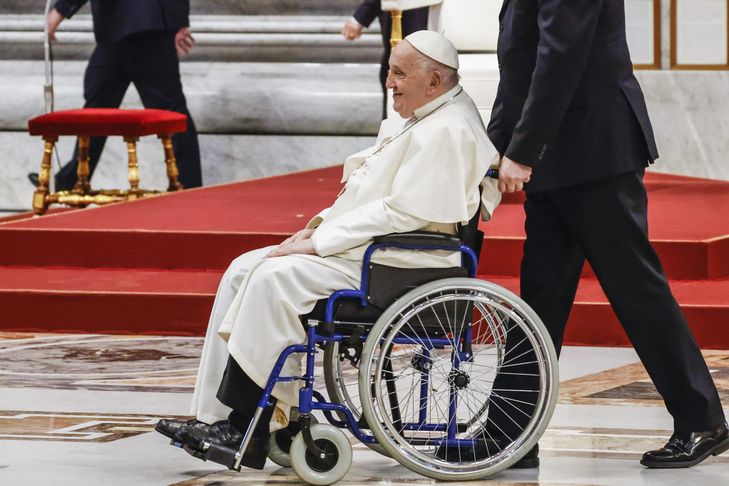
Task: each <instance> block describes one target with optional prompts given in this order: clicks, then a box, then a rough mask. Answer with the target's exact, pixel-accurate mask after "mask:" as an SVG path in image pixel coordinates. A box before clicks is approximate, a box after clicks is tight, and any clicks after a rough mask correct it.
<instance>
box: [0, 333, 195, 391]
mask: <svg viewBox="0 0 729 486" xmlns="http://www.w3.org/2000/svg"><path fill="white" fill-rule="evenodd" d="M26 336H28V337H26ZM201 349H202V339H200V338H184V337H155V336H99V335H71V336H68V335H50V336H41V337H32V335H24V334H9V335H8V334H3V335H2V336H0V360H2V362H3V367H2V369H0V387H6V388H32V387H36V388H41V387H42V388H46V389H47V388H51V389H65V390H99V391H112V390H114V391H138V392H139V391H144V392H168V393H190V392H192V389H193V388H194V386H195V377H196V376H197V366H198V362H199V358H200V352H201Z"/></svg>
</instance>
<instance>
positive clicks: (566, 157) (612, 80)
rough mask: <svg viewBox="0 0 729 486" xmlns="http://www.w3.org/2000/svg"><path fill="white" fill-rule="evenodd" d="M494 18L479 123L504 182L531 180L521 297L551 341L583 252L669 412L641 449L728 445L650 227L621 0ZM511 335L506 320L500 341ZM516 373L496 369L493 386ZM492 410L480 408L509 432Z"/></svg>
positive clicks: (557, 1) (639, 99) (527, 4)
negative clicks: (487, 107)
mask: <svg viewBox="0 0 729 486" xmlns="http://www.w3.org/2000/svg"><path fill="white" fill-rule="evenodd" d="M500 25H501V28H500V35H499V45H498V56H499V66H500V71H501V82H500V84H499V88H498V92H497V97H496V101H495V103H494V109H493V112H492V117H491V121H490V123H489V128H488V132H489V137H490V138H491V140H492V142H493V143H494V145H495V146H496V149H497V150H498V151H499V153H500V154H501V156H502V159H501V165H500V188H501V189H502V190H503V191H509V192H511V191H515V190H520V189H521V188H522V186H523V185H524V183H528V184H527V185H526V191H527V198H526V202H525V204H524V210H525V213H526V227H525V228H526V237H527V238H526V242H525V245H524V258H523V260H522V268H521V294H522V297H523V298H524V300H525V301H526V302H527V303H528V304H529V305H530V306H531V307H532V308H533V309H534V310H535V311H536V312H537V314H538V315H539V316H540V317H541V318H542V320H543V321H544V323H545V325H546V326H547V329H548V330H549V332H550V335H551V337H552V341H553V342H554V344H555V347H556V348H557V351H558V352H559V350H560V349H561V346H562V340H563V337H564V332H565V326H566V323H567V319H568V317H569V313H570V310H571V308H572V304H573V301H574V298H575V293H576V290H577V285H578V283H579V279H580V274H581V272H582V268H583V266H584V262H585V260H587V261H588V262H589V263H590V265H591V267H592V268H593V270H594V271H595V275H596V276H597V278H598V280H599V282H600V285H601V286H602V288H603V290H604V291H605V294H606V295H607V297H608V300H609V301H610V304H611V306H612V308H613V310H614V311H615V313H616V315H617V317H618V319H619V320H620V323H621V325H622V326H623V328H624V329H625V332H626V333H627V335H628V337H629V338H630V341H631V342H632V343H633V346H634V347H635V350H636V352H637V353H638V356H639V357H640V359H641V361H642V362H643V365H644V366H645V368H646V370H647V371H648V374H649V375H650V377H651V379H652V380H653V383H654V385H655V386H656V389H657V390H658V392H659V393H660V395H661V396H662V397H663V400H664V402H665V405H666V408H667V410H668V412H669V413H670V414H671V415H672V416H673V422H674V431H675V434H674V435H673V436H672V437H671V439H670V440H669V442H668V443H667V444H666V446H664V447H663V448H662V449H659V450H656V451H650V452H648V453H646V454H645V455H644V456H643V459H642V461H641V463H642V464H643V465H646V466H648V467H658V468H663V467H689V466H692V465H695V464H698V463H699V462H701V461H702V460H704V459H706V457H708V456H709V455H711V454H718V453H721V452H723V450H726V449H727V448H729V431H727V428H726V424H725V417H724V412H723V410H722V407H721V403H720V401H719V395H718V393H717V390H716V387H715V385H714V383H713V380H712V378H711V375H710V374H709V370H708V368H707V366H706V363H705V362H704V359H703V357H702V355H701V351H700V350H699V347H698V346H697V344H696V341H695V339H694V337H693V335H692V334H691V332H690V330H689V328H688V325H687V322H686V319H685V318H684V316H683V314H682V312H681V310H680V308H679V306H678V304H677V303H676V300H675V299H674V298H673V295H672V294H671V290H670V288H669V286H668V283H667V280H666V276H665V274H664V271H663V268H662V266H661V263H660V261H659V260H658V257H657V256H656V253H655V251H654V249H653V248H652V246H651V245H650V242H649V240H648V224H647V198H646V191H645V187H644V186H643V173H644V170H645V166H647V165H648V164H649V163H650V162H652V161H654V160H655V159H656V158H657V157H658V152H657V149H656V145H655V140H654V137H653V130H652V127H651V123H650V119H649V117H648V112H647V109H646V105H645V100H644V98H643V93H642V91H641V89H640V86H639V85H638V82H637V80H636V78H635V76H634V75H633V69H632V62H631V60H630V55H629V51H628V46H627V41H626V36H625V10H624V4H623V0H569V1H568V0H542V1H540V2H534V1H530V0H505V2H504V5H503V7H502V10H501V14H500ZM519 342H520V337H519V336H517V335H516V333H511V334H510V335H509V337H508V341H507V347H509V346H516V345H517V344H518V343H519ZM512 371H514V370H512ZM524 371H527V372H528V370H520V372H524ZM528 374H529V373H525V375H528ZM519 379H520V380H523V381H529V379H530V378H529V377H528V376H522V377H521V378H519ZM512 380H514V378H513V377H507V376H503V375H499V376H498V377H497V380H496V383H495V384H494V388H502V386H501V383H503V382H505V381H512ZM523 384H524V389H526V387H527V386H529V385H530V384H529V383H523ZM512 388H514V387H512ZM494 409H496V407H494ZM524 411H525V412H529V410H528V407H526V409H525V410H524ZM501 415H503V414H499V413H498V410H495V411H490V414H489V418H490V419H491V420H492V423H493V424H496V425H499V424H501V426H503V427H504V428H505V429H504V430H506V431H509V432H510V433H511V434H513V433H518V432H519V428H520V424H516V423H514V422H509V421H508V420H507V418H506V417H503V416H501ZM527 420H528V417H527ZM518 421H519V420H517V422H518ZM507 422H508V423H507Z"/></svg>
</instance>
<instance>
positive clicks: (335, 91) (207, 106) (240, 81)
mask: <svg viewBox="0 0 729 486" xmlns="http://www.w3.org/2000/svg"><path fill="white" fill-rule="evenodd" d="M85 67H86V63H85V62H83V61H56V62H54V91H55V95H56V103H55V109H56V110H64V109H73V108H79V107H81V106H82V105H83V96H82V84H83V82H82V80H83V75H84V69H85ZM378 69H379V66H378V65H376V64H314V63H270V64H267V63H202V62H199V63H198V62H195V63H193V62H190V63H187V62H186V63H182V64H181V72H182V84H183V87H184V90H185V94H186V97H187V101H188V106H189V108H190V112H191V113H192V115H193V118H194V119H195V122H196V124H197V127H198V129H199V131H200V132H201V133H214V134H297V135H373V134H376V133H377V128H378V126H379V121H380V117H381V109H382V108H381V107H382V104H381V103H382V101H381V100H382V92H381V89H380V86H379V80H378V77H377V76H378ZM43 84H44V66H43V62H41V61H0V86H2V89H3V91H4V92H5V93H13V95H12V96H2V97H0V113H3V116H2V117H0V130H11V131H25V130H26V127H27V120H28V119H29V118H32V117H33V116H36V115H38V114H40V113H42V112H43V110H44V101H43ZM123 106H126V107H141V103H140V101H139V97H138V95H137V93H136V91H135V90H134V89H130V90H129V91H128V93H127V97H126V98H125V101H124V105H123Z"/></svg>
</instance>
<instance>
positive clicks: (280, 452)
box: [268, 426, 298, 467]
mask: <svg viewBox="0 0 729 486" xmlns="http://www.w3.org/2000/svg"><path fill="white" fill-rule="evenodd" d="M297 433H298V427H297V428H296V430H291V426H289V427H287V428H285V429H281V430H277V431H276V432H273V433H272V434H271V437H270V439H269V441H268V446H269V449H268V458H269V459H271V460H272V461H273V462H275V463H276V464H278V465H279V466H281V467H291V455H290V452H291V443H292V442H293V440H294V435H295V434H297Z"/></svg>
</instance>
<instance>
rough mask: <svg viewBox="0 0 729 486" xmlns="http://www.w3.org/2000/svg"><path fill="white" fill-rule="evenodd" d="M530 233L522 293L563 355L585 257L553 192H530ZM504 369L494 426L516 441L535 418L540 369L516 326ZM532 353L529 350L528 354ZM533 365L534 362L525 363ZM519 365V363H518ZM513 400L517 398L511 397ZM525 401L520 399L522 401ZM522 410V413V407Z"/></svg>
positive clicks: (497, 381)
mask: <svg viewBox="0 0 729 486" xmlns="http://www.w3.org/2000/svg"><path fill="white" fill-rule="evenodd" d="M524 210H525V212H526V225H525V229H526V234H527V239H526V242H525V244H524V257H523V259H522V264H521V296H522V298H523V299H524V300H525V301H526V303H527V304H529V306H530V307H531V308H532V309H534V311H535V312H536V313H537V315H539V317H540V318H541V319H542V321H543V322H544V325H545V326H546V327H547V330H548V331H549V334H550V336H551V338H552V342H553V343H554V345H555V348H556V349H557V353H559V350H560V348H561V346H562V339H563V336H564V330H565V326H566V324H567V318H568V317H569V313H570V309H571V308H572V302H573V301H574V298H575V292H576V291H577V284H578V283H579V279H580V274H581V272H582V267H583V264H584V257H583V256H582V252H581V251H580V249H579V247H578V246H577V243H576V241H575V239H574V237H573V236H572V234H571V233H570V232H569V230H568V229H567V226H566V225H565V222H564V221H563V220H562V219H561V217H560V216H559V214H558V213H557V208H556V207H555V206H554V204H553V203H552V201H551V200H550V198H549V196H548V195H545V194H529V195H528V196H527V200H526V202H525V204H524ZM512 325H513V323H510V324H509V326H510V330H509V333H508V335H507V340H506V352H505V356H504V363H503V368H502V372H501V373H499V374H498V375H497V376H496V379H495V380H494V386H493V390H494V392H493V393H492V398H491V399H492V403H493V404H494V405H495V406H493V407H490V408H489V424H488V429H489V430H490V431H491V433H492V434H495V435H506V436H507V437H509V438H511V439H515V438H516V436H517V435H519V433H521V431H522V430H523V428H524V427H525V426H526V424H527V423H528V421H529V419H530V418H531V414H532V412H533V411H534V407H533V406H529V405H527V404H526V403H522V402H528V403H535V398H536V397H535V396H534V393H528V392H515V391H511V390H536V389H538V384H539V378H538V376H534V375H536V374H538V372H539V368H538V366H537V365H536V364H535V363H533V362H534V361H535V360H536V356H535V355H534V354H533V352H531V351H530V349H532V348H531V345H530V344H529V343H528V341H527V338H526V335H525V334H524V333H523V332H522V331H521V330H520V329H519V328H517V327H511V326H512ZM525 353H526V354H525ZM520 363H528V364H520ZM516 365H518V366H516ZM510 399H511V400H510ZM516 400H519V401H516ZM517 408H518V410H521V411H518V410H517Z"/></svg>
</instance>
